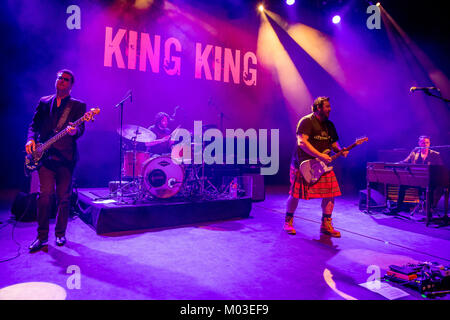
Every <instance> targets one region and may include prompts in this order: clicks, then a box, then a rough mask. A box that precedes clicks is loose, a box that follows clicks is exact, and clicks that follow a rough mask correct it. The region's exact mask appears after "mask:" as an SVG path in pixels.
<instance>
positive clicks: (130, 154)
mask: <svg viewBox="0 0 450 320" xmlns="http://www.w3.org/2000/svg"><path fill="white" fill-rule="evenodd" d="M133 159H134V151H127V152H126V153H125V156H124V159H123V176H124V177H133V162H134V161H133ZM148 159H150V153H148V152H143V151H136V163H135V164H134V176H135V177H142V169H143V167H144V163H145V161H147V160H148Z"/></svg>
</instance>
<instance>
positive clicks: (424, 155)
mask: <svg viewBox="0 0 450 320" xmlns="http://www.w3.org/2000/svg"><path fill="white" fill-rule="evenodd" d="M430 145H431V139H430V137H429V136H424V135H422V136H420V137H419V141H418V147H416V148H414V150H412V151H411V153H410V154H409V155H408V157H406V159H404V160H403V161H400V163H412V164H428V165H443V164H444V163H443V161H442V158H441V156H440V154H439V152H437V151H434V150H431V149H430ZM408 188H417V187H409V186H405V185H401V186H400V187H399V192H398V200H397V207H396V208H395V209H393V210H391V212H399V211H406V210H407V209H408V208H406V207H405V205H404V203H403V201H404V200H405V193H406V189H408ZM417 189H419V192H421V191H422V190H421V189H420V188H417ZM442 193H443V189H442V188H436V189H435V190H434V193H433V201H432V203H431V208H432V209H435V208H436V206H437V203H438V202H439V199H440V198H441V196H442Z"/></svg>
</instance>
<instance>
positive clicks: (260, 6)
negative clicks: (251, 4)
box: [258, 4, 264, 12]
mask: <svg viewBox="0 0 450 320" xmlns="http://www.w3.org/2000/svg"><path fill="white" fill-rule="evenodd" d="M258 10H259V11H260V12H263V11H264V6H263V5H262V4H260V5H259V6H258Z"/></svg>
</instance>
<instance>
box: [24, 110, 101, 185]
mask: <svg viewBox="0 0 450 320" xmlns="http://www.w3.org/2000/svg"><path fill="white" fill-rule="evenodd" d="M99 113H100V109H99V108H92V109H91V110H90V111H88V112H86V113H85V114H84V115H83V116H82V117H81V118H80V119H78V120H77V121H75V122H74V123H73V124H72V127H74V128H76V127H78V126H79V125H80V124H82V123H83V122H85V121H86V122H88V121H93V120H94V116H95V115H97V114H99ZM68 133H69V130H68V129H67V127H66V128H65V129H64V130H61V131H60V132H58V133H57V134H55V135H54V136H53V137H51V138H50V139H48V140H47V141H46V142H44V143H37V144H36V149H35V150H34V151H33V152H32V153H30V154H27V155H26V156H25V166H24V168H25V175H26V176H29V175H30V174H31V172H33V171H34V170H37V169H39V168H40V167H41V166H42V158H44V157H45V155H46V151H47V150H48V149H49V148H50V147H51V146H52V144H54V143H55V142H56V141H58V140H59V139H61V138H62V137H64V136H66V135H67V134H68Z"/></svg>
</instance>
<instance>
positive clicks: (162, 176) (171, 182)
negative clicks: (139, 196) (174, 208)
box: [142, 155, 184, 198]
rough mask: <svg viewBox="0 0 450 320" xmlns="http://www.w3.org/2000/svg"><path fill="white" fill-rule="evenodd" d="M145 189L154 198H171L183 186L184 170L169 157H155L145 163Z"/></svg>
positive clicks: (143, 173) (143, 172) (143, 174)
mask: <svg viewBox="0 0 450 320" xmlns="http://www.w3.org/2000/svg"><path fill="white" fill-rule="evenodd" d="M142 176H143V186H144V189H145V190H146V191H147V192H148V193H149V194H151V195H152V196H154V197H157V198H170V197H173V196H174V195H176V194H177V193H178V191H180V189H181V187H182V186H183V180H184V170H183V168H182V167H181V166H180V165H178V164H176V163H174V161H172V159H171V157H170V156H168V155H164V156H154V157H152V158H150V159H148V160H147V161H146V162H145V163H144V167H143V170H142Z"/></svg>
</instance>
